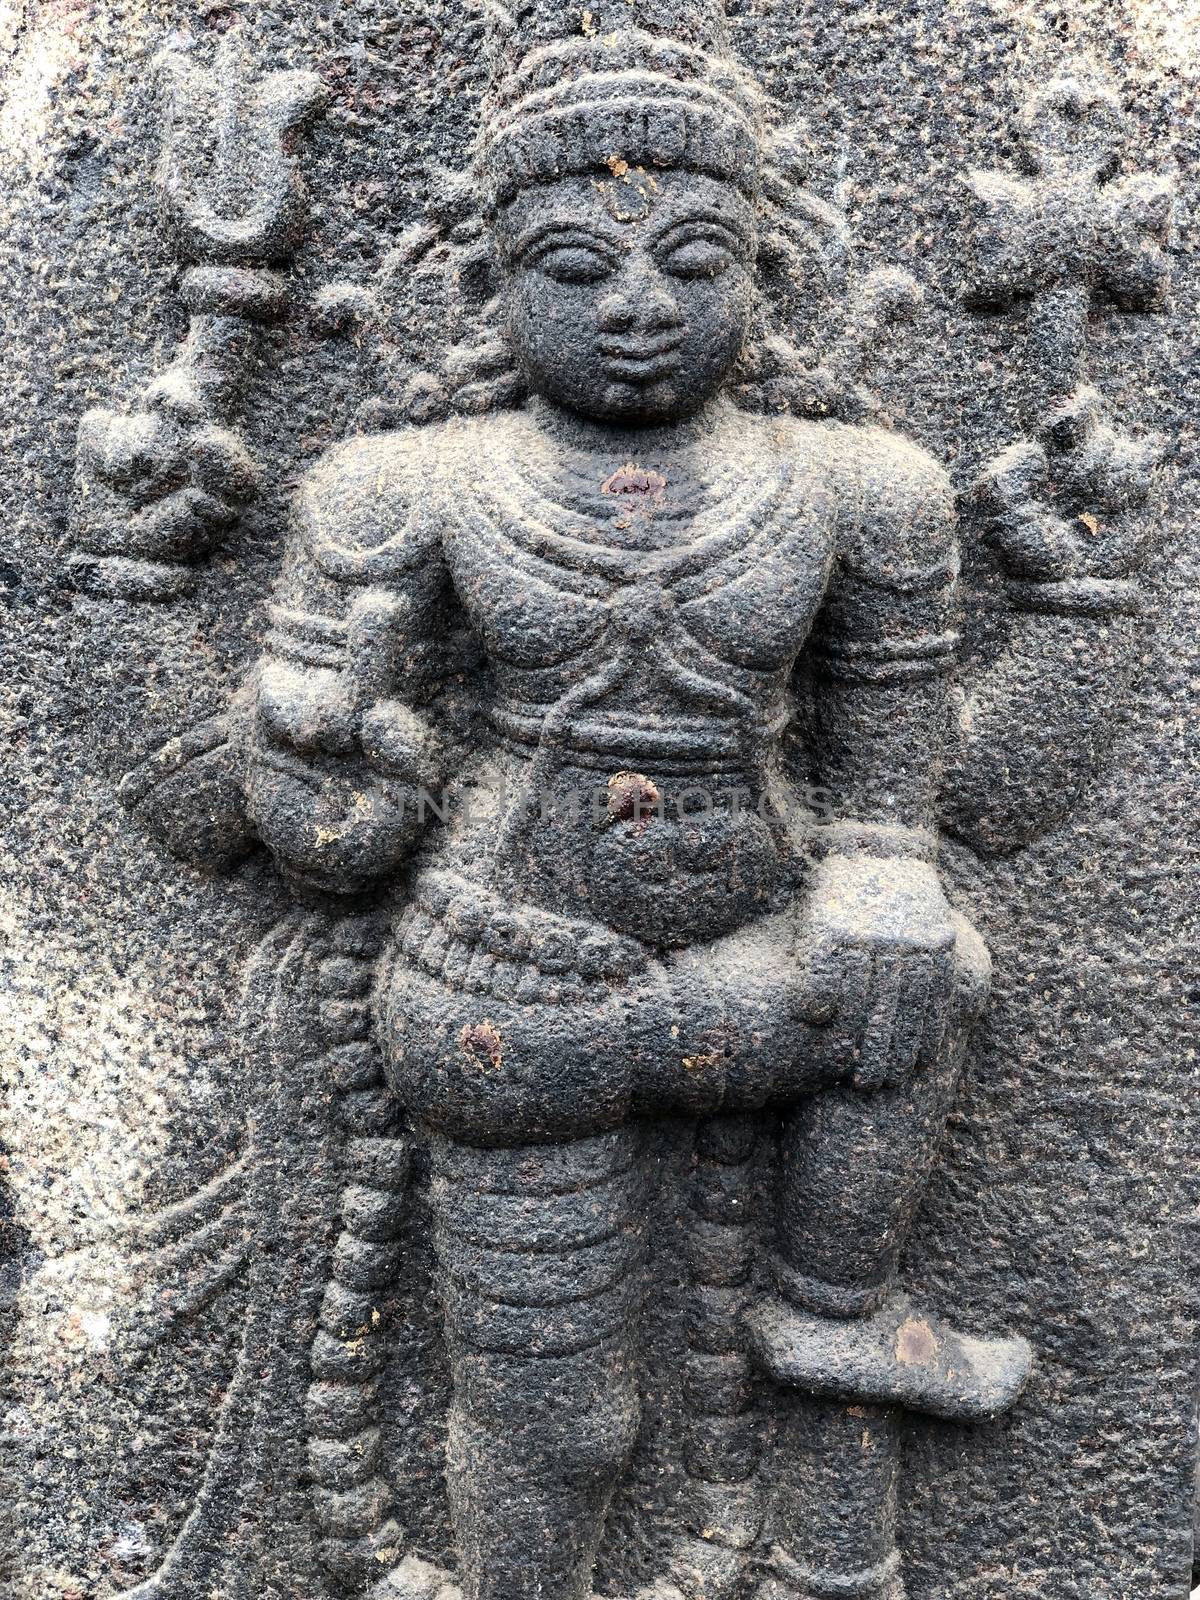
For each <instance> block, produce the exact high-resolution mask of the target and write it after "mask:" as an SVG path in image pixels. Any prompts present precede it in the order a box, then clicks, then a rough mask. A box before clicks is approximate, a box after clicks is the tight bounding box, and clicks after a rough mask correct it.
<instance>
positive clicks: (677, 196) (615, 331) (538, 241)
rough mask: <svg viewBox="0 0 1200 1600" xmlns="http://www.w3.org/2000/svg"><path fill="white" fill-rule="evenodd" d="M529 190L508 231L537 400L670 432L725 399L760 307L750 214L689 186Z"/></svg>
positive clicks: (680, 182) (510, 214)
mask: <svg viewBox="0 0 1200 1600" xmlns="http://www.w3.org/2000/svg"><path fill="white" fill-rule="evenodd" d="M613 169H614V170H613V171H612V172H611V173H610V172H603V171H602V172H601V173H599V174H596V175H582V176H578V177H571V178H564V179H562V180H561V181H560V182H557V183H553V184H544V185H540V186H537V187H533V188H530V189H528V190H526V191H524V192H522V193H521V194H520V195H518V196H517V198H516V199H515V200H514V201H513V202H512V204H511V205H510V206H509V207H508V209H507V211H506V212H505V214H504V216H503V218H502V220H501V222H500V225H499V235H500V248H501V254H502V257H503V259H504V261H505V264H506V267H507V270H508V275H509V283H510V293H509V331H510V337H511V339H512V342H513V345H514V347H515V350H516V353H517V357H518V360H519V361H520V363H521V365H522V367H523V369H524V371H525V374H526V377H527V379H528V382H529V385H530V387H531V388H532V389H533V390H534V391H535V392H536V393H539V394H543V395H545V396H546V397H547V398H548V399H550V400H553V401H555V402H556V403H557V404H559V405H561V406H565V407H567V408H568V409H569V410H572V411H577V412H579V413H581V414H582V415H584V416H587V417H592V418H595V419H596V420H598V421H605V422H627V423H635V424H640V423H653V422H667V421H671V420H673V419H674V418H676V417H681V416H685V415H686V414H687V413H688V412H690V411H694V410H695V409H696V408H697V407H698V406H700V405H702V404H703V403H704V402H705V401H706V400H708V399H710V398H711V397H712V396H713V395H714V394H716V393H717V391H718V390H719V389H720V388H721V386H722V384H723V383H724V382H725V380H726V379H727V378H728V376H729V374H730V372H731V371H732V369H733V366H734V364H735V363H736V361H737V359H738V356H739V355H740V353H741V351H742V347H743V345H744V344H745V342H746V335H747V332H748V330H749V327H750V320H751V315H752V311H753V305H754V279H753V268H754V249H755V235H754V213H753V209H752V207H751V205H750V203H749V201H747V200H746V198H745V197H744V196H743V195H742V194H741V193H740V191H739V190H737V189H735V188H734V187H733V186H732V185H730V184H725V183H721V182H719V181H718V180H716V179H714V178H708V177H704V176H701V175H699V174H696V173H691V172H675V171H657V170H656V171H655V172H653V173H651V172H642V171H641V170H640V169H636V168H625V166H624V163H623V162H618V161H615V160H614V162H613Z"/></svg>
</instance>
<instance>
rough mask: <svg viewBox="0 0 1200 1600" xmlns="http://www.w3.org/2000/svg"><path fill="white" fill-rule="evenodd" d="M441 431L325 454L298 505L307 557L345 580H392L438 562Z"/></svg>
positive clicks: (358, 442) (391, 436)
mask: <svg viewBox="0 0 1200 1600" xmlns="http://www.w3.org/2000/svg"><path fill="white" fill-rule="evenodd" d="M441 458H442V449H441V438H440V432H439V430H438V429H437V428H422V429H411V430H406V431H404V432H399V433H385V434H370V435H367V436H365V437H362V438H357V439H350V440H347V441H346V443H344V444H340V445H338V446H336V447H335V448H334V449H332V450H330V451H329V452H328V453H327V454H326V455H324V456H323V457H322V458H321V460H320V461H319V462H318V463H317V465H316V466H315V467H314V468H313V469H312V470H311V472H310V473H309V474H308V476H307V477H306V478H305V480H304V482H303V484H302V485H301V489H300V494H299V497H298V503H297V508H296V522H297V528H298V532H299V536H300V540H301V542H302V544H303V547H304V552H305V554H306V555H307V557H308V558H309V559H310V560H311V561H312V562H313V563H314V564H315V565H316V566H317V567H318V568H319V569H320V571H321V572H322V573H323V574H324V575H325V576H327V577H329V578H333V579H335V580H336V581H338V582H341V583H351V584H378V583H382V584H385V585H386V584H389V583H394V582H396V581H398V580H399V581H403V576H404V574H406V573H411V572H413V571H414V570H415V569H426V570H428V569H431V568H436V567H437V566H438V565H439V564H440V545H441V534H440V528H441V521H442V519H441V518H440V516H439V515H438V509H437V508H438V503H439V499H440V495H439V488H440V482H441V476H442V474H441V471H440V461H441Z"/></svg>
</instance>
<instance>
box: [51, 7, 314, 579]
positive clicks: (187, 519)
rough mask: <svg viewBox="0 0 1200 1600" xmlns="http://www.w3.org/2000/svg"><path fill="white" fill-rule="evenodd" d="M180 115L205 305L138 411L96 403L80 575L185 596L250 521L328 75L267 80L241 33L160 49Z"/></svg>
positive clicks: (86, 458)
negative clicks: (208, 54) (263, 407)
mask: <svg viewBox="0 0 1200 1600" xmlns="http://www.w3.org/2000/svg"><path fill="white" fill-rule="evenodd" d="M158 70H159V72H160V74H161V78H162V83H163V88H164V95H165V111H166V114H165V129H164V141H163V151H162V158H161V160H160V163H159V167H158V173H157V177H158V183H159V186H160V189H161V192H162V195H163V199H164V202H165V207H166V211H167V215H168V219H169V222H170V224H171V226H172V229H173V232H174V236H175V240H176V247H177V251H178V254H179V257H180V260H181V262H183V263H186V264H187V270H186V271H185V272H184V274H183V277H182V280H181V282H180V288H179V294H180V298H181V299H182V301H183V303H184V305H185V306H186V307H187V310H188V312H189V313H190V321H189V327H188V334H187V338H186V339H185V341H184V343H183V345H182V346H181V348H180V351H179V354H178V355H177V357H176V359H175V360H174V361H173V362H172V363H171V365H170V366H169V367H168V368H167V370H166V371H165V372H163V373H162V374H161V375H160V376H159V377H157V378H156V379H154V381H153V382H152V383H151V384H150V385H149V387H148V388H147V389H146V390H145V391H144V392H143V394H142V395H141V397H140V399H139V401H138V402H137V404H136V406H135V408H134V410H133V411H132V413H131V414H130V415H128V416H126V415H121V414H119V413H115V412H112V411H107V410H96V411H90V412H88V414H87V415H86V416H85V417H84V418H83V419H82V422H81V424H80V429H79V443H78V480H79V490H80V499H79V516H78V519H77V526H76V543H77V546H78V549H77V552H76V554H75V555H74V556H73V558H72V561H71V570H72V574H73V576H74V578H75V581H76V583H77V584H78V585H79V587H81V588H83V589H86V590H88V591H89V592H92V593H100V594H107V595H114V596H119V597H122V598H126V599H171V598H174V597H175V596H176V595H178V594H180V593H182V592H183V591H184V590H185V589H186V588H187V587H189V585H190V583H191V581H192V578H193V576H194V567H193V566H192V564H191V563H193V562H194V561H195V559H196V558H197V557H199V556H201V555H204V554H205V553H206V552H207V551H208V550H209V549H210V548H211V547H212V546H213V544H214V543H215V542H216V541H217V539H218V538H219V537H220V536H221V535H222V533H223V532H225V531H227V530H228V529H229V527H230V526H231V525H232V524H233V523H235V522H236V521H237V518H238V517H239V515H240V514H241V511H242V509H243V508H244V507H245V505H246V504H247V503H248V502H249V501H250V500H251V499H253V497H254V496H255V494H256V493H257V490H258V474H257V471H256V468H255V466H254V463H253V462H252V461H251V459H250V457H249V455H248V453H247V451H246V449H245V446H244V445H243V443H242V441H241V439H240V438H239V437H238V434H237V432H236V431H235V424H236V421H237V419H238V413H239V410H240V406H241V401H242V398H243V394H244V390H245V386H246V381H247V378H248V376H249V373H250V371H251V370H252V367H253V364H254V360H255V357H256V354H257V350H258V344H259V339H260V334H261V329H262V326H263V324H264V323H266V322H268V321H270V320H272V319H273V318H276V317H279V316H280V315H282V314H283V312H284V311H285V309H286V305H287V292H286V284H285V280H284V278H283V276H282V275H281V273H280V272H279V271H277V270H273V266H274V267H278V266H279V265H281V264H282V263H284V262H285V261H286V260H287V258H288V256H289V255H290V254H291V252H292V250H293V249H294V248H295V245H296V243H297V240H298V238H299V236H300V233H301V230H302V228H303V225H304V221H305V216H306V208H307V201H306V195H305V188H304V183H303V177H302V173H301V171H300V167H299V162H298V150H297V145H296V135H297V133H298V131H299V130H300V129H302V128H303V127H304V126H305V125H306V124H307V123H308V122H309V121H310V120H311V118H312V117H313V115H314V114H315V113H316V111H317V109H318V107H319V105H320V102H321V99H322V89H321V84H320V81H319V79H318V78H317V77H316V75H315V74H314V73H311V72H275V73H271V74H269V75H268V76H266V77H265V78H261V79H258V80H257V81H255V80H254V78H253V76H252V73H251V69H250V67H249V64H248V62H247V60H246V57H245V55H244V52H243V49H242V46H241V43H240V41H239V40H238V38H237V36H236V34H229V35H227V36H226V38H225V40H223V41H222V44H221V47H220V49H219V50H218V52H217V55H216V58H215V61H214V63H213V66H212V67H211V68H210V69H205V68H202V67H199V66H197V65H196V64H195V63H193V62H191V61H190V60H188V59H187V58H186V57H184V56H182V55H180V54H179V53H177V52H170V53H167V54H164V55H163V56H161V57H160V58H159V61H158Z"/></svg>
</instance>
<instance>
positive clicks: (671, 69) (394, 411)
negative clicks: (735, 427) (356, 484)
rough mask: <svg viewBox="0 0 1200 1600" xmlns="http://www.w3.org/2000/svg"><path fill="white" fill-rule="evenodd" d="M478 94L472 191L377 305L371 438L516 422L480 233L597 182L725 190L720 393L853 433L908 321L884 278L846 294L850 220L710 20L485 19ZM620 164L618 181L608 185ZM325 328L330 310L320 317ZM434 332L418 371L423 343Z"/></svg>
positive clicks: (570, 12) (447, 186)
mask: <svg viewBox="0 0 1200 1600" xmlns="http://www.w3.org/2000/svg"><path fill="white" fill-rule="evenodd" d="M484 18H485V46H486V51H487V57H488V59H487V69H488V71H487V79H488V88H487V92H486V95H485V98H484V101H483V105H482V108H481V111H482V115H481V122H480V130H479V134H478V137H477V139H476V142H475V150H474V159H473V162H472V165H471V169H470V170H469V171H468V172H465V173H460V174H457V175H451V174H446V175H445V176H444V181H440V182H439V183H438V184H436V185H435V188H434V192H433V193H431V195H430V203H429V206H428V208H427V211H426V216H425V220H424V221H423V222H421V223H419V224H417V225H415V226H414V227H412V228H410V229H409V230H408V232H407V233H406V234H405V236H404V237H403V238H402V239H401V240H400V241H399V244H398V246H397V248H396V250H395V251H393V252H392V254H391V256H390V257H389V258H388V261H387V263H386V264H385V270H384V273H383V275H382V277H381V280H380V284H379V289H378V291H377V294H376V296H375V298H374V300H373V304H374V305H375V306H376V307H377V313H378V323H377V326H378V327H379V329H380V333H379V336H378V337H377V338H376V340H374V341H372V348H373V349H374V351H375V357H376V361H377V363H378V376H379V395H378V398H377V400H375V401H373V402H369V404H368V408H367V411H366V413H365V414H364V417H363V419H362V421H363V423H364V425H366V426H375V427H378V426H383V427H387V426H393V425H394V424H395V423H396V422H398V421H408V422H426V421H431V420H434V419H435V418H437V417H439V416H444V415H446V414H447V412H449V411H458V412H468V413H471V412H480V411H490V410H495V409H498V408H500V407H504V406H508V405H513V404H516V403H518V402H519V401H520V399H521V398H522V395H523V393H524V385H523V379H522V376H521V373H520V372H519V370H518V369H517V367H516V365H515V362H514V359H513V353H512V351H511V350H510V349H509V348H508V345H507V342H506V338H505V333H504V327H503V315H502V307H501V300H500V298H499V294H500V290H501V287H502V285H501V282H500V274H499V270H498V269H499V262H498V259H497V255H496V249H495V241H494V239H493V238H492V236H491V230H490V228H489V226H488V220H489V217H491V216H494V214H495V213H496V211H497V210H500V209H502V208H503V206H504V205H505V204H506V202H507V201H508V200H510V199H511V198H512V197H513V196H514V195H515V194H517V193H518V192H519V191H520V190H521V189H522V188H525V187H528V186H531V185H535V184H540V183H548V182H553V181H554V180H555V179H556V178H561V177H566V176H569V175H572V174H576V173H587V172H590V173H595V172H596V171H598V170H603V169H604V168H606V167H607V168H609V169H610V170H612V171H613V172H614V173H622V174H625V173H627V174H628V176H629V177H630V179H631V180H632V179H633V178H635V177H636V175H637V173H638V170H639V169H645V170H646V171H648V172H651V173H652V172H653V170H654V168H655V167H658V168H660V169H662V168H667V167H671V168H676V169H678V168H683V169H685V170H692V171H697V172H706V173H709V174H711V175H712V176H714V177H718V178H722V179H724V180H726V181H727V182H731V183H734V184H736V185H737V186H738V187H739V188H741V189H742V190H743V192H744V193H745V194H746V195H747V197H748V198H750V199H751V200H752V201H753V203H754V205H755V209H756V211H757V213H758V219H759V239H758V256H757V265H756V272H757V277H758V282H759V286H760V289H761V291H762V293H761V295H760V305H759V309H758V312H757V315H756V325H755V327H754V328H753V329H752V332H751V337H750V340H749V341H748V345H747V350H746V352H745V355H744V358H743V361H742V363H741V367H740V369H739V372H738V373H737V374H736V375H735V379H734V383H733V393H734V395H735V397H736V398H737V400H738V401H739V403H740V404H742V405H743V406H745V407H746V408H747V409H750V410H765V411H788V412H791V413H792V414H793V415H798V416H809V417H829V416H839V417H843V418H847V419H850V420H853V419H855V418H858V417H861V416H863V415H864V414H866V413H869V412H871V411H872V410H873V409H874V405H875V403H874V400H873V397H872V396H871V395H870V394H869V393H868V391H867V390H866V389H865V388H863V386H862V385H861V383H860V381H859V379H860V377H861V373H862V369H863V366H864V362H865V360H866V358H867V356H868V354H869V352H870V350H871V349H872V347H873V346H875V345H876V344H878V343H879V342H881V340H882V339H883V338H885V337H886V335H887V331H888V329H889V327H890V326H891V324H892V323H894V322H896V321H899V320H903V319H904V318H905V316H906V315H907V314H909V313H910V311H911V309H912V306H913V303H914V296H915V286H914V285H913V284H912V282H911V280H910V279H908V277H907V275H905V274H902V273H897V272H892V271H889V270H883V271H880V272H875V273H872V274H871V275H870V276H869V277H868V278H866V279H864V280H862V281H861V282H859V283H858V284H852V282H851V277H850V272H849V260H848V235H847V229H846V224H845V219H844V217H843V216H842V214H841V212H840V211H838V210H837V209H836V208H835V207H833V206H830V205H828V204H827V203H826V202H825V201H823V200H820V199H818V198H817V197H816V196H815V195H814V194H813V193H812V192H811V191H810V190H809V189H808V188H807V179H808V176H809V143H808V136H807V133H806V130H805V128H804V127H803V125H802V124H800V123H781V122H780V120H779V119H778V118H777V117H776V116H775V115H773V114H772V110H773V108H772V107H771V104H770V102H769V101H768V99H767V97H766V95H765V94H764V93H763V92H762V90H761V89H760V88H759V86H758V84H757V83H756V81H755V79H754V77H753V76H752V75H751V73H750V72H749V71H748V70H747V69H746V68H745V67H744V66H742V65H741V64H740V63H739V61H738V60H737V59H736V57H735V55H734V54H733V49H732V43H731V40H730V33H729V26H728V23H727V20H726V16H725V7H724V0H589V3H588V4H587V5H583V6H581V5H580V4H578V3H572V4H564V3H563V0H485V13H484ZM618 163H623V165H622V166H618ZM334 309H335V310H336V307H335V308H334ZM431 325H436V326H437V327H438V328H439V329H440V331H441V341H440V342H441V346H442V350H441V352H440V353H439V357H438V360H437V362H436V363H430V361H429V352H428V349H427V340H428V331H427V330H428V328H429V327H430V326H431Z"/></svg>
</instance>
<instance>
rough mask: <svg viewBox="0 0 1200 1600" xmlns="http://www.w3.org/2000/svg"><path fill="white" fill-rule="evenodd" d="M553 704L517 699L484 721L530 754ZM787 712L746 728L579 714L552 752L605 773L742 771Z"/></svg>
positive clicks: (782, 710)
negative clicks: (668, 724) (666, 724)
mask: <svg viewBox="0 0 1200 1600" xmlns="http://www.w3.org/2000/svg"><path fill="white" fill-rule="evenodd" d="M553 710H554V707H553V706H549V705H536V704H533V703H523V702H520V701H506V702H498V703H496V704H494V705H492V706H491V707H489V709H488V720H489V721H490V722H491V724H492V727H493V728H494V729H495V730H496V732H497V733H498V734H499V735H500V736H501V738H502V739H503V740H504V741H505V743H506V744H510V745H513V746H516V747H518V748H524V749H525V750H531V749H533V748H536V747H537V746H538V745H540V743H541V739H542V730H543V728H544V727H545V725H546V721H547V718H548V717H549V715H550V714H551V712H552V711H553ZM788 718H789V712H788V710H787V708H786V707H784V706H780V707H779V708H777V709H776V710H775V711H774V712H773V713H772V715H770V716H769V717H764V718H762V719H760V720H759V721H758V722H757V723H756V724H754V725H752V726H750V727H746V726H744V725H743V724H741V723H738V724H734V723H730V722H723V721H720V720H718V719H716V718H712V719H708V720H705V721H703V722H699V721H697V722H692V723H690V724H689V723H686V722H685V723H683V724H682V725H679V724H676V725H674V726H672V727H663V726H662V725H660V724H657V723H654V724H651V723H645V722H639V721H638V719H637V716H636V714H633V713H631V714H630V715H629V716H628V717H626V718H624V719H621V720H618V719H617V718H616V717H612V718H609V717H600V716H595V715H592V716H587V715H581V716H579V717H578V718H574V719H572V722H571V725H570V728H569V729H568V730H567V731H565V732H564V733H562V734H560V735H558V736H557V737H556V739H555V748H557V749H560V750H562V751H563V752H564V753H566V754H568V755H570V756H571V757H572V759H573V760H575V761H576V762H577V763H578V764H579V765H580V766H584V767H593V766H594V767H598V768H601V769H604V770H609V769H611V768H612V767H613V765H614V763H615V764H616V765H618V766H621V767H627V766H630V765H633V764H636V765H638V766H639V767H644V768H645V769H646V770H647V771H653V772H654V773H655V774H662V775H669V774H672V773H679V774H683V773H691V774H697V773H718V772H731V771H735V772H742V771H745V770H746V766H747V760H748V758H749V757H750V756H751V754H752V753H753V752H756V751H759V750H761V749H762V748H763V746H764V745H767V744H769V743H771V742H772V741H773V740H775V739H776V738H778V736H779V734H780V733H782V731H783V729H784V728H785V727H786V726H787V723H788Z"/></svg>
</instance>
